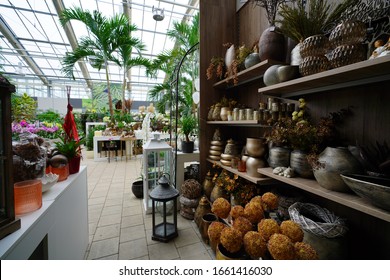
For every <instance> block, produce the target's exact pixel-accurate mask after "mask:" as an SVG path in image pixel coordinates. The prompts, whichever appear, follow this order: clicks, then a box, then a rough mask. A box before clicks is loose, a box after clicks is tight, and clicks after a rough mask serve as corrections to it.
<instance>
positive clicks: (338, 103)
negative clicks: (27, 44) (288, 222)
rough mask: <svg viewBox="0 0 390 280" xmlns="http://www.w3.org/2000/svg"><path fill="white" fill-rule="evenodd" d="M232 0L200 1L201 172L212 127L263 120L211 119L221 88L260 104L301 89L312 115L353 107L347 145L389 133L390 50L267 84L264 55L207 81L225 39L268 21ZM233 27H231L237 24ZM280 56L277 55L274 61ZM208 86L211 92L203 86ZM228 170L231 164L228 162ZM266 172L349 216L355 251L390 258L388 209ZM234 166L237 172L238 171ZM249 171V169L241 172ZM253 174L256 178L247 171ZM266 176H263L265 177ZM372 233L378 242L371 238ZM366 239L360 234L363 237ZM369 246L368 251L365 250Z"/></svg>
mask: <svg viewBox="0 0 390 280" xmlns="http://www.w3.org/2000/svg"><path fill="white" fill-rule="evenodd" d="M234 2H235V1H226V0H215V1H201V2H200V8H201V10H202V17H201V19H200V32H201V37H202V42H201V45H200V53H201V56H200V77H201V90H200V91H201V92H202V94H201V100H200V104H201V106H200V147H201V154H200V168H201V178H204V176H205V175H206V173H207V171H208V169H209V167H210V165H211V164H212V163H214V161H211V160H209V159H208V158H207V157H208V151H209V146H210V140H211V139H212V136H213V133H214V130H215V128H217V127H218V128H220V129H221V133H222V135H226V136H227V137H233V136H234V137H241V140H244V139H245V138H246V137H253V136H254V135H256V136H257V137H259V136H261V134H262V132H263V131H264V129H265V127H264V126H261V124H258V123H239V122H237V123H232V122H210V121H207V114H208V110H209V107H210V106H211V105H212V104H215V103H216V102H217V101H218V100H220V99H221V97H222V96H224V95H226V96H227V97H233V98H237V99H239V102H241V103H242V104H253V106H255V104H258V102H259V101H265V100H266V98H267V97H269V96H273V97H278V98H282V99H290V100H297V99H298V98H300V97H304V98H305V100H306V104H307V106H308V109H309V111H310V115H311V117H312V120H313V122H317V121H318V120H319V119H320V118H321V117H325V116H327V115H328V114H329V113H332V112H337V111H339V110H341V109H345V108H351V112H352V115H351V116H349V117H347V118H345V120H344V123H343V124H342V126H341V127H339V128H338V132H339V133H340V136H341V138H342V139H343V142H344V145H346V146H347V145H356V144H359V145H370V144H375V141H378V142H380V143H382V142H383V141H387V142H388V139H390V110H389V109H388V106H389V104H390V95H389V94H388V93H389V88H390V70H389V69H390V68H389V67H390V57H382V58H377V59H375V60H367V61H362V62H359V63H355V64H351V65H347V66H344V67H340V68H337V69H332V70H328V71H326V72H322V73H318V74H314V75H311V76H307V77H301V78H298V79H295V80H291V81H287V82H284V83H280V84H276V85H272V86H268V87H267V86H265V85H264V83H263V81H262V77H263V74H264V71H265V70H266V69H267V68H268V67H269V66H270V65H272V64H274V63H277V62H271V61H267V62H261V63H260V64H258V65H255V66H253V67H251V69H246V70H244V72H242V73H241V72H240V73H239V74H238V79H239V83H238V85H236V86H232V81H230V79H225V80H222V81H217V82H216V81H215V80H214V81H210V80H207V79H206V75H205V73H206V69H207V67H208V65H209V63H210V60H211V58H212V57H213V56H220V57H224V54H225V51H226V50H225V49H224V48H223V47H222V44H224V43H226V42H233V43H235V44H239V45H241V44H242V43H245V45H246V46H251V45H252V43H253V42H254V41H255V40H256V39H258V38H259V36H260V34H261V32H262V31H263V30H264V29H265V28H266V27H267V23H266V22H264V14H263V11H262V9H261V8H259V7H257V8H259V9H257V8H256V7H255V8H254V7H253V6H252V5H244V6H243V7H242V8H241V9H240V10H239V11H238V12H236V11H235V7H234ZM232 30H233V31H232ZM277 64H279V63H277ZM205 93H206V94H205ZM223 168H225V169H226V170H228V171H230V172H233V173H234V172H237V171H235V170H229V169H230V167H226V166H225V167H223ZM260 172H262V174H264V175H266V176H268V177H269V178H272V181H269V182H272V183H275V182H279V184H280V187H282V188H286V187H288V188H292V189H294V190H298V191H301V192H303V193H304V194H305V196H307V197H308V198H309V199H310V200H311V201H313V203H317V204H319V205H321V206H323V207H326V208H328V209H329V210H331V211H333V212H334V213H335V214H336V215H338V216H340V217H342V218H345V219H346V220H347V221H348V226H349V234H348V243H349V244H348V247H349V250H350V258H351V259H361V258H363V259H389V258H390V238H389V236H390V213H388V212H387V211H384V210H381V209H379V208H377V207H375V206H372V205H371V204H369V203H368V202H366V201H364V200H363V199H361V198H359V197H358V196H355V195H354V194H344V193H337V192H331V191H328V190H326V189H323V188H321V187H319V186H318V184H317V183H316V181H315V180H310V181H307V180H306V179H302V178H294V179H287V178H284V177H279V176H277V175H273V174H272V171H271V169H270V168H265V169H261V171H260ZM235 174H236V173H235ZM238 175H239V176H242V177H243V178H244V175H245V174H238ZM247 179H249V180H252V181H251V182H256V180H254V179H253V178H247ZM265 182H266V181H261V182H258V184H263V183H265ZM373 240H375V242H376V244H380V246H379V247H380V248H377V247H376V248H373V247H372V246H371V245H370V244H372V243H371V241H373ZM362 241H363V242H362ZM362 254H364V255H362Z"/></svg>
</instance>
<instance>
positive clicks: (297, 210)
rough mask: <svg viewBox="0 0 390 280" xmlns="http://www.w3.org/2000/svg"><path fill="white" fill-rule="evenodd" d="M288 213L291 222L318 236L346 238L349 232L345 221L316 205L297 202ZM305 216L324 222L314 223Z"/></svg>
mask: <svg viewBox="0 0 390 280" xmlns="http://www.w3.org/2000/svg"><path fill="white" fill-rule="evenodd" d="M288 212H289V214H290V218H291V220H293V221H294V222H296V223H297V224H299V225H300V226H301V227H302V229H304V230H305V231H308V232H310V233H313V234H315V235H317V236H321V237H326V238H336V237H342V236H344V235H345V234H346V233H347V231H348V228H347V226H346V225H345V221H344V220H343V219H341V218H339V217H337V216H336V215H334V214H333V213H332V212H330V211H329V210H327V209H325V208H322V207H320V206H318V205H315V204H311V203H301V202H296V203H294V204H293V205H291V206H290V207H289V208H288ZM305 215H307V216H312V217H315V218H316V220H322V221H323V222H316V221H313V220H312V219H310V218H308V217H306V216H305Z"/></svg>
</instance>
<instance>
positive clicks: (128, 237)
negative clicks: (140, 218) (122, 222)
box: [119, 225, 146, 243]
mask: <svg viewBox="0 0 390 280" xmlns="http://www.w3.org/2000/svg"><path fill="white" fill-rule="evenodd" d="M145 237H146V234H145V227H144V225H138V226H131V227H126V228H122V229H121V230H120V240H119V242H120V243H123V242H127V241H132V240H136V239H140V238H145Z"/></svg>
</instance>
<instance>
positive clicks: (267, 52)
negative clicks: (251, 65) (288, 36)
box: [259, 26, 286, 62]
mask: <svg viewBox="0 0 390 280" xmlns="http://www.w3.org/2000/svg"><path fill="white" fill-rule="evenodd" d="M284 40H285V39H284V35H283V34H282V33H279V32H278V31H277V28H276V27H275V26H270V27H268V28H267V29H265V30H264V31H263V33H262V34H261V36H260V39H259V57H260V60H261V61H263V60H266V59H272V60H275V61H281V62H284V60H285V59H286V51H285V49H286V48H285V42H284Z"/></svg>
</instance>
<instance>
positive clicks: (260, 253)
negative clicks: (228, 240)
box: [243, 231, 267, 260]
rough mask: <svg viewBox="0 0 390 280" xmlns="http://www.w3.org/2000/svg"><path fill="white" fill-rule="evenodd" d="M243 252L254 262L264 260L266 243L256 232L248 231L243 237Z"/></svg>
mask: <svg viewBox="0 0 390 280" xmlns="http://www.w3.org/2000/svg"><path fill="white" fill-rule="evenodd" d="M243 242H244V249H245V252H247V254H248V255H249V256H250V257H251V258H252V259H254V260H258V259H260V258H264V257H265V256H266V253H267V243H266V242H265V241H264V239H263V238H262V237H261V234H260V233H258V232H256V231H248V232H247V233H246V234H245V235H244V240H243Z"/></svg>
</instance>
